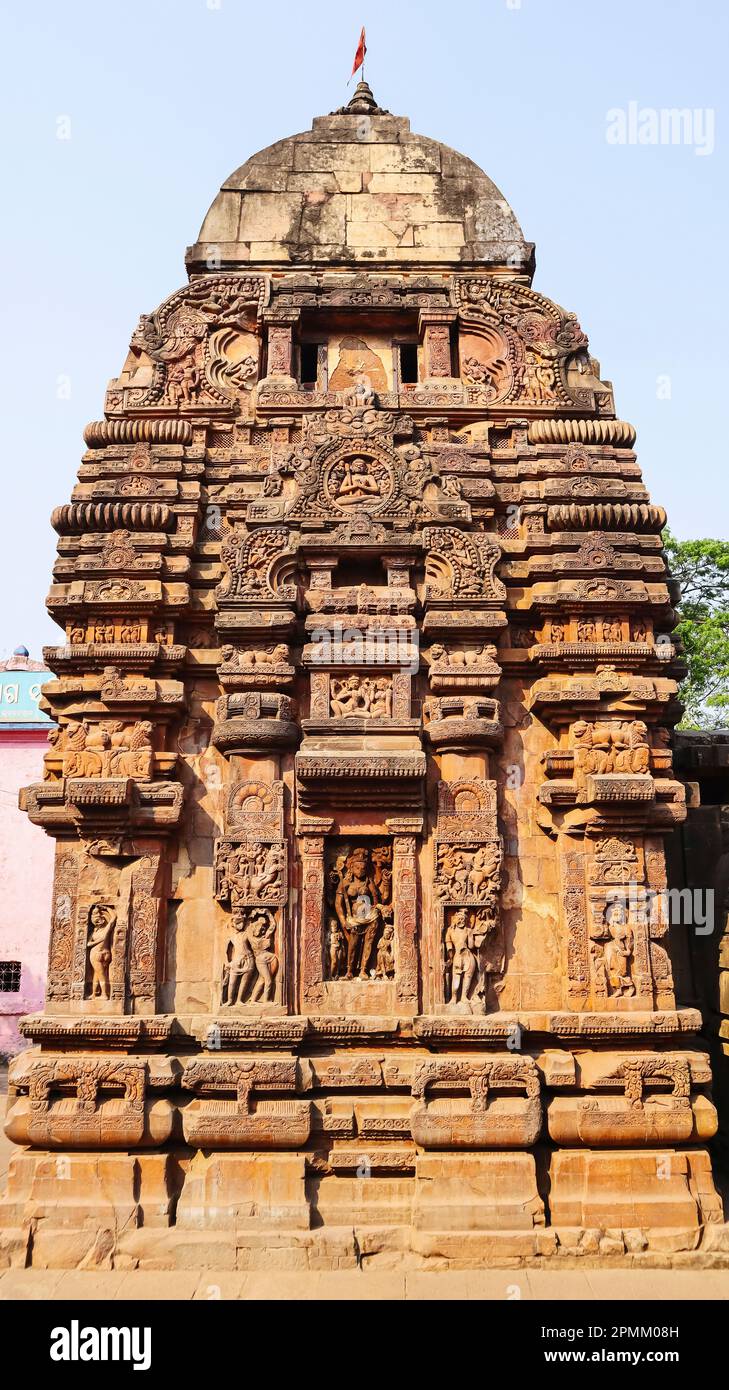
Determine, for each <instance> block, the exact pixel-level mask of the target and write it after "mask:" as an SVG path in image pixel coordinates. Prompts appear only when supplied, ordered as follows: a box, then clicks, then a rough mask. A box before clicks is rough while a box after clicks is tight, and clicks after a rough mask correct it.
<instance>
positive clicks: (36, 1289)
mask: <svg viewBox="0 0 729 1390" xmlns="http://www.w3.org/2000/svg"><path fill="white" fill-rule="evenodd" d="M4 1090H5V1078H4V1076H3V1073H2V1070H0V1190H2V1188H3V1187H4V1186H5V1175H6V1173H7V1167H8V1160H9V1157H10V1153H11V1151H12V1149H13V1148H14V1145H12V1144H10V1143H9V1141H8V1140H7V1139H6V1138H5V1135H4V1133H3V1131H2V1116H3V1115H4V1112H5V1096H4V1094H3V1092H4ZM60 1298H68V1299H74V1300H77V1299H105V1300H114V1299H127V1298H131V1299H141V1300H143V1301H145V1302H146V1301H149V1300H152V1299H154V1300H158V1301H159V1300H164V1299H252V1300H256V1299H266V1300H269V1299H272V1300H277V1301H292V1300H296V1301H300V1300H302V1299H306V1300H310V1301H318V1300H322V1299H326V1300H329V1299H343V1300H354V1299H374V1300H377V1299H382V1300H387V1301H403V1300H407V1299H411V1300H412V1299H415V1300H423V1299H428V1300H433V1301H440V1300H441V1299H449V1300H454V1299H458V1300H461V1301H465V1300H478V1299H488V1300H493V1301H502V1300H516V1299H525V1300H532V1299H549V1300H552V1301H557V1300H560V1299H565V1298H574V1299H580V1300H586V1301H594V1302H599V1301H600V1300H601V1299H605V1298H607V1299H611V1298H617V1299H624V1300H640V1299H702V1300H703V1299H716V1300H729V1270H696V1271H694V1270H686V1269H676V1270H669V1269H646V1270H631V1269H585V1270H581V1269H565V1270H562V1271H560V1270H548V1269H544V1270H541V1269H540V1270H525V1269H503V1270H466V1271H462V1272H461V1271H453V1272H450V1271H443V1272H441V1273H438V1272H437V1271H430V1270H428V1271H396V1270H393V1271H378V1272H374V1271H372V1272H367V1273H365V1272H363V1271H359V1270H343V1271H342V1272H341V1273H320V1274H299V1273H288V1272H284V1271H282V1272H272V1273H263V1274H235V1273H231V1272H230V1271H229V1270H223V1271H221V1272H220V1273H215V1272H208V1273H205V1274H197V1273H195V1272H187V1271H184V1272H175V1271H170V1272H167V1271H157V1270H155V1271H151V1270H131V1271H128V1270H109V1271H107V1270H99V1271H96V1270H88V1271H87V1270H62V1269H9V1270H5V1271H0V1301H3V1300H9V1299H40V1300H46V1299H60Z"/></svg>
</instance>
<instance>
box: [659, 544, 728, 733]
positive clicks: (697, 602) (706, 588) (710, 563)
mask: <svg viewBox="0 0 729 1390" xmlns="http://www.w3.org/2000/svg"><path fill="white" fill-rule="evenodd" d="M663 544H664V546H665V549H666V556H667V558H668V565H669V569H670V571H671V574H672V575H673V577H674V579H677V580H678V582H679V584H680V586H681V598H680V600H679V604H678V615H679V619H680V621H679V624H678V627H677V628H676V634H675V635H676V637H678V638H680V641H681V644H682V646H683V650H684V656H685V660H686V664H687V666H688V674H687V676H686V679H685V681H684V682H683V684H682V686H681V690H680V697H681V699H682V701H683V703H684V705H685V707H686V708H685V711H684V715H683V718H682V720H681V723H680V725H679V728H682V729H716V728H719V727H722V726H726V725H728V724H729V541H713V540H700V541H679V540H677V539H676V537H675V536H673V535H671V532H670V531H668V530H665V531H664V532H663Z"/></svg>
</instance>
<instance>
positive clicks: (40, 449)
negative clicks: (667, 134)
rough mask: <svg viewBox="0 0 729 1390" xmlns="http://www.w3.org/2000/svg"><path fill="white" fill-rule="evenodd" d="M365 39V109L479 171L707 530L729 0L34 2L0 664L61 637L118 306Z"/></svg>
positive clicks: (16, 130)
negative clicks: (695, 141) (637, 122)
mask: <svg viewBox="0 0 729 1390" xmlns="http://www.w3.org/2000/svg"><path fill="white" fill-rule="evenodd" d="M363 23H364V24H366V26H367V36H368V47H369V53H368V58H367V77H368V80H369V81H370V82H371V84H372V86H373V88H374V91H375V94H376V96H377V98H378V100H379V101H380V103H381V104H382V105H383V106H386V107H389V108H390V110H392V111H395V112H396V113H398V114H399V115H407V116H409V117H410V119H411V122H412V127H413V129H414V130H416V131H419V132H421V133H422V134H425V135H429V136H432V137H434V138H436V139H438V140H442V141H444V142H445V143H447V144H450V145H453V146H455V148H456V149H459V150H461V151H463V152H464V153H465V154H467V155H469V156H470V157H471V158H472V159H474V160H475V161H476V163H478V164H480V165H481V166H482V167H483V168H484V169H485V170H486V171H487V173H488V174H489V175H490V176H491V177H492V178H493V179H494V181H495V182H496V183H497V184H498V185H499V187H500V188H501V189H502V191H503V193H504V195H505V196H506V198H507V199H508V201H509V202H510V203H511V205H512V207H513V208H514V210H515V212H516V214H517V217H518V218H519V220H520V221H521V224H522V227H523V228H524V232H525V234H526V236H527V237H528V238H529V239H530V240H532V241H535V242H536V243H537V276H536V280H535V285H536V287H537V288H538V289H540V290H542V291H544V293H546V294H548V295H550V296H551V297H552V298H553V299H556V300H557V301H558V302H559V303H561V304H563V305H565V306H566V307H567V308H569V309H572V310H574V311H575V312H576V313H577V315H578V317H579V318H580V320H581V322H582V325H583V327H584V329H585V330H586V332H587V333H589V336H590V341H591V346H592V351H593V352H594V354H595V355H596V356H597V357H598V358H599V359H600V361H601V364H602V369H603V376H605V377H607V378H608V379H610V380H612V381H613V383H614V385H615V391H616V400H617V407H618V413H619V414H620V415H621V416H622V417H623V418H625V419H628V420H631V421H632V422H633V423H634V424H635V425H636V426H637V429H638V450H639V458H640V461H641V464H642V467H643V472H644V476H645V479H646V482H647V484H648V486H649V488H650V489H651V493H652V495H653V497H654V500H656V501H659V502H661V503H663V504H664V505H665V506H666V507H667V508H668V512H669V521H670V523H671V525H672V527H673V529H674V530H675V531H676V532H677V534H678V535H680V536H687V537H688V536H702V535H718V536H727V535H729V503H728V500H727V488H726V486H725V455H726V445H725V442H724V433H725V428H726V427H725V423H724V405H725V400H726V396H727V368H728V365H729V363H728V358H729V352H728V349H727V324H728V323H729V315H728V314H727V295H726V282H725V276H724V273H723V265H722V259H723V254H724V247H725V245H726V243H727V220H728V219H727V193H726V176H727V156H726V142H725V139H724V128H725V121H726V113H727V100H726V96H725V92H726V69H727V57H728V44H727V34H728V31H729V7H727V5H726V4H725V0H693V3H687V2H686V3H683V2H679V0H610V3H608V4H598V3H588V0H583V3H579V0H521V4H520V5H519V4H518V3H517V0H480V3H479V2H477V0H462V2H460V3H459V0H451V3H449V4H443V3H442V0H421V3H418V4H408V3H393V0H387V2H385V0H356V3H349V2H348V0H347V2H346V3H345V0H339V3H337V4H336V5H334V4H328V3H323V2H322V3H319V4H312V3H308V4H307V3H303V0H300V2H299V3H291V2H290V0H276V3H275V4H270V5H252V4H249V3H244V0H220V2H219V3H216V0H125V3H124V4H123V5H122V4H112V3H101V2H100V0H71V3H66V4H59V3H51V2H50V0H40V3H38V2H36V3H29V4H26V5H23V6H21V5H14V6H11V7H7V8H6V10H5V16H4V20H3V40H4V42H3V50H4V59H5V64H4V66H5V71H4V73H3V76H2V81H1V82H0V112H1V113H2V118H1V127H0V128H1V130H2V140H3V182H4V193H5V198H4V215H3V217H2V241H3V243H4V244H3V248H2V249H3V263H4V266H5V294H4V297H5V309H6V326H5V332H4V333H3V335H2V354H3V358H4V360H3V363H2V374H1V380H2V392H3V401H2V434H3V443H4V475H5V476H4V480H3V485H4V491H3V500H4V505H5V518H6V524H5V527H4V535H3V544H2V547H0V557H1V564H2V574H1V575H0V578H1V579H2V584H3V588H2V592H3V595H4V600H5V601H4V604H3V609H2V623H1V625H0V655H4V654H6V653H7V651H9V650H11V649H12V648H13V646H15V644H16V643H17V642H20V641H24V642H26V644H27V645H28V646H29V647H31V649H32V650H33V651H34V653H38V654H39V653H40V647H41V645H42V643H43V642H49V641H50V642H53V641H56V640H57V636H58V629H57V628H56V627H55V624H53V623H52V622H51V620H50V619H49V618H48V617H47V615H46V613H45V608H44V600H45V595H46V592H47V588H48V583H49V579H50V570H51V563H52V556H53V550H54V540H55V537H54V533H53V532H52V530H51V528H50V525H49V520H48V518H49V514H50V511H51V509H52V507H53V506H54V505H56V504H57V503H59V502H64V501H66V500H67V499H68V496H69V493H70V490H71V487H72V485H73V481H74V477H75V473H76V469H77V467H78V462H79V457H80V454H81V451H82V449H83V442H82V438H81V433H82V430H83V427H84V425H85V424H86V422H87V421H88V420H91V419H97V418H99V416H100V415H101V413H102V405H103V393H104V389H105V386H106V382H107V380H108V379H109V377H111V376H113V375H115V374H116V372H117V371H118V369H119V367H120V366H121V363H122V362H123V360H124V356H125V352H126V347H127V344H128V341H129V337H130V334H131V332H132V330H133V328H134V326H135V324H136V322H137V319H138V316H139V314H140V313H141V312H148V311H150V310H151V309H153V308H155V307H156V305H157V304H158V303H159V302H160V301H161V300H162V299H164V298H165V296H166V295H168V294H169V293H171V291H172V290H174V289H176V288H177V287H178V286H179V285H181V284H183V283H184V280H185V275H184V266H183V256H184V250H185V247H186V245H189V244H190V243H191V242H192V241H194V240H195V237H196V235H197V231H198V228H199V226H200V223H201V221H202V217H203V214H204V212H205V210H206V208H207V207H208V204H209V203H210V202H211V201H212V198H213V197H214V195H215V193H216V191H217V189H218V187H219V185H220V183H221V181H222V179H223V178H224V177H225V175H226V174H228V173H229V172H230V171H231V170H232V169H234V168H235V167H236V166H237V165H239V164H241V163H242V162H243V160H244V159H246V158H247V157H248V155H249V154H251V153H252V152H253V151H255V150H257V149H260V148H262V147H263V146H265V145H268V144H270V143H271V142H272V141H274V140H278V139H280V138H282V137H283V136H286V135H290V134H293V133H294V132H296V131H300V130H304V129H307V128H308V126H309V125H310V123H311V118H312V116H315V115H320V114H323V113H326V112H328V111H330V110H331V109H332V108H333V107H335V106H338V105H340V104H341V102H342V101H344V100H346V99H347V87H346V83H347V78H348V75H349V71H350V68H351V63H352V56H353V53H354V49H355V47H356V42H357V38H358V35H359V30H360V27H361V25H362V24H363ZM350 90H351V89H350ZM630 102H636V103H637V104H638V106H639V107H640V108H646V107H652V108H656V109H660V108H676V107H678V108H690V109H691V110H694V109H698V110H700V111H701V112H705V111H706V110H707V109H709V110H710V111H711V112H713V113H714V115H713V119H714V122H715V134H714V146H715V147H714V150H713V152H712V153H710V154H708V155H700V154H697V153H696V150H695V147H694V146H693V145H691V144H679V145H646V144H643V145H640V144H637V145H636V144H633V145H630V144H627V145H616V144H611V143H609V142H608V139H607V136H606V132H607V126H608V112H609V111H611V110H613V109H614V108H624V109H626V110H627V108H628V104H629V103H630ZM64 117H68V118H69V119H70V123H71V126H70V129H71V138H70V139H69V140H59V139H58V138H57V130H58V129H59V128H60V129H61V130H63V126H60V127H59V125H58V122H59V118H64ZM705 119H706V118H705V117H704V120H705ZM696 134H697V136H698V137H699V138H700V140H701V141H703V142H704V143H705V141H706V126H704V127H703V130H702V129H701V128H699V129H698V131H697V132H696ZM666 376H667V377H668V378H669V379H670V399H661V398H660V396H659V385H658V382H659V378H663V377H666ZM59 377H68V378H69V379H70V398H68V399H63V398H62V399H59V398H58V397H57V389H58V388H57V383H58V379H59ZM661 389H662V390H663V393H664V394H665V393H666V386H665V385H664V386H663V387H662V388H661Z"/></svg>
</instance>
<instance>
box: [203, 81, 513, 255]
mask: <svg viewBox="0 0 729 1390" xmlns="http://www.w3.org/2000/svg"><path fill="white" fill-rule="evenodd" d="M533 255H534V248H533V246H532V245H531V244H530V243H528V242H525V241H524V236H523V233H522V230H521V227H520V226H519V223H518V222H517V220H516V217H515V216H514V214H513V212H512V210H511V208H510V207H509V204H508V203H507V202H506V200H505V198H504V197H503V196H502V194H501V193H500V192H499V189H498V188H497V187H496V185H495V184H494V183H492V182H491V179H489V178H488V177H487V175H486V174H484V173H483V171H482V170H481V169H479V168H478V166H477V165H476V164H474V163H473V162H472V161H471V160H470V159H467V158H466V156H465V155H462V154H459V153H458V152H457V151H456V150H452V149H450V148H449V147H448V146H447V145H442V144H440V143H439V141H437V140H430V139H428V138H427V137H426V136H423V135H414V134H413V133H412V131H411V130H410V122H409V121H408V120H407V119H406V117H404V116H392V115H391V114H390V113H389V112H387V111H383V110H382V109H381V108H380V107H379V106H377V104H376V102H375V99H374V97H373V95H372V92H371V91H370V88H369V87H368V86H367V84H366V83H365V82H360V84H359V86H358V87H357V89H356V91H355V94H354V96H353V97H352V100H351V101H350V102H349V104H348V105H347V106H346V107H342V108H340V110H338V111H336V112H333V113H332V114H331V115H330V116H318V117H317V118H316V119H315V120H314V122H313V125H312V128H311V130H308V131H305V132H304V133H303V134H301V135H292V136H289V137H288V138H287V139H285V140H278V141H277V142H276V144H275V145H269V146H268V148H267V149H265V150H261V151H259V153H258V154H255V155H253V156H252V158H251V159H249V160H247V161H246V163H245V164H243V165H241V167H240V168H239V169H236V171H235V173H233V174H231V175H230V178H228V179H226V180H225V183H224V184H223V186H222V188H221V190H220V192H219V193H218V195H217V197H216V198H215V200H214V202H213V203H212V205H211V207H210V209H209V211H208V213H207V216H206V217H205V220H204V221H203V224H202V227H201V228H200V235H199V239H198V241H197V243H196V244H195V245H194V246H193V247H191V248H190V249H189V251H188V253H187V265H188V269H189V271H190V272H191V273H199V272H201V271H203V272H204V271H205V270H210V269H211V268H214V269H218V268H223V269H227V268H232V267H241V266H251V267H253V266H256V267H258V268H260V267H264V266H265V267H270V268H277V267H284V266H301V265H307V264H310V263H311V264H313V263H319V264H321V263H322V262H324V263H328V264H329V265H331V266H332V267H335V266H340V265H341V266H351V265H352V264H355V265H358V266H368V267H371V266H373V265H374V266H376V265H378V264H380V263H382V264H389V265H392V263H393V262H395V263H397V264H399V265H402V267H403V269H405V268H406V267H408V266H411V267H413V268H414V269H425V268H441V267H443V268H445V267H453V266H458V267H463V266H464V265H468V264H471V263H476V264H479V265H484V264H486V265H489V266H491V267H494V268H497V267H504V268H505V269H509V270H511V271H512V272H513V273H516V274H522V275H523V274H525V273H526V274H529V273H530V272H531V271H532V269H533Z"/></svg>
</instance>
